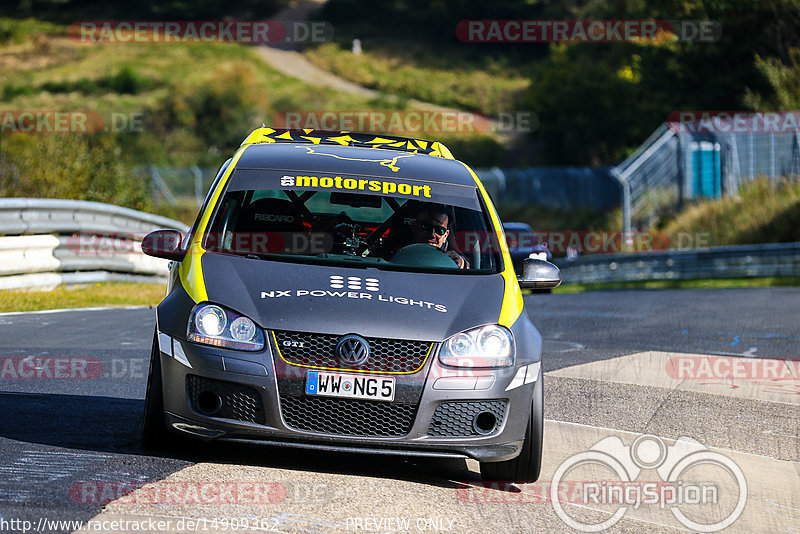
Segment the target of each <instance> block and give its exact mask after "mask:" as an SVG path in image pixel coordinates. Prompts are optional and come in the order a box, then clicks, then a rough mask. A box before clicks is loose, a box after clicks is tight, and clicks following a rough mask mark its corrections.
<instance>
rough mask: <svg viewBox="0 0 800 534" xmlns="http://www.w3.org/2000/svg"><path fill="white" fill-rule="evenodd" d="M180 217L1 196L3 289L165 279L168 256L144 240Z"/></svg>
mask: <svg viewBox="0 0 800 534" xmlns="http://www.w3.org/2000/svg"><path fill="white" fill-rule="evenodd" d="M160 228H172V229H175V230H180V231H181V232H184V233H185V232H187V231H188V230H189V228H188V227H187V226H186V225H185V224H183V223H180V222H178V221H174V220H172V219H168V218H166V217H160V216H158V215H151V214H149V213H143V212H140V211H136V210H132V209H128V208H122V207H119V206H113V205H110V204H102V203H100V202H88V201H82V200H60V199H39V198H4V199H0V236H2V237H0V289H16V288H28V287H53V286H56V285H59V284H62V283H88V282H102V281H109V280H123V281H148V282H152V281H155V282H163V281H166V277H167V274H168V270H167V264H168V262H167V261H166V260H161V259H158V258H152V257H150V256H146V255H144V254H143V253H142V248H141V239H142V238H143V237H144V236H145V235H146V234H147V233H149V232H152V231H153V230H158V229H160Z"/></svg>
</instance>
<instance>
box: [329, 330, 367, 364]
mask: <svg viewBox="0 0 800 534" xmlns="http://www.w3.org/2000/svg"><path fill="white" fill-rule="evenodd" d="M335 354H336V357H337V358H338V359H339V362H340V363H341V364H342V365H349V366H351V367H355V366H356V365H361V364H362V363H364V362H365V361H367V358H369V343H367V340H366V339H364V338H363V337H361V336H357V335H355V334H349V335H346V336H343V337H341V338H340V339H339V342H338V343H337V344H336V350H335Z"/></svg>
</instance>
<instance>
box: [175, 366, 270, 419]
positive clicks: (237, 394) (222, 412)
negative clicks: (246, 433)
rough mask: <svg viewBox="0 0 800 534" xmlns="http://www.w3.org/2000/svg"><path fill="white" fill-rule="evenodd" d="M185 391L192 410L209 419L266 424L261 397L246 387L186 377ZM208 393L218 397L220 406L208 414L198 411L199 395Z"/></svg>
mask: <svg viewBox="0 0 800 534" xmlns="http://www.w3.org/2000/svg"><path fill="white" fill-rule="evenodd" d="M186 391H187V393H188V394H189V400H190V401H191V403H192V409H193V410H195V411H196V412H199V413H202V414H204V415H209V416H211V417H222V418H225V419H235V420H236V421H248V422H250V423H258V424H261V425H263V424H264V423H266V422H267V420H266V416H265V415H264V407H263V405H262V402H261V396H260V395H259V394H258V392H257V391H256V390H255V389H253V388H251V387H248V386H243V385H241V384H236V383H234V382H225V381H222V380H214V379H212V378H205V377H202V376H195V375H187V376H186ZM203 392H210V393H213V394H216V395H219V398H220V399H221V400H222V405H221V406H220V407H219V409H218V410H216V411H213V412H209V411H207V410H203V409H200V401H199V397H200V394H201V393H203Z"/></svg>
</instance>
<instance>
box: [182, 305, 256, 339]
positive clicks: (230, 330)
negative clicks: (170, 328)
mask: <svg viewBox="0 0 800 534" xmlns="http://www.w3.org/2000/svg"><path fill="white" fill-rule="evenodd" d="M187 338H188V339H189V341H194V342H195V343H202V344H204V345H213V346H215V347H225V348H228V349H238V350H261V349H263V348H264V331H263V330H261V329H260V328H258V327H257V326H256V324H255V323H254V322H253V321H252V320H251V319H249V318H248V317H245V316H244V315H239V314H238V313H236V312H233V311H230V310H226V309H224V308H221V307H220V306H216V305H214V304H198V305H197V306H195V307H194V309H193V310H192V314H191V316H190V317H189V329H188V333H187Z"/></svg>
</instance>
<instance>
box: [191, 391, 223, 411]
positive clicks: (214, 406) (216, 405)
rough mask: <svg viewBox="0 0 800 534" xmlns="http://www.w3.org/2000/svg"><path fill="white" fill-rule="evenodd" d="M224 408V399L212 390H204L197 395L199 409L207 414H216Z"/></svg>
mask: <svg viewBox="0 0 800 534" xmlns="http://www.w3.org/2000/svg"><path fill="white" fill-rule="evenodd" d="M221 408H222V399H221V398H220V396H219V395H217V394H216V393H213V392H211V391H202V392H200V394H199V395H198V396H197V410H198V411H199V412H200V413H202V414H205V415H214V414H215V413H217V412H218V411H220V409H221Z"/></svg>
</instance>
